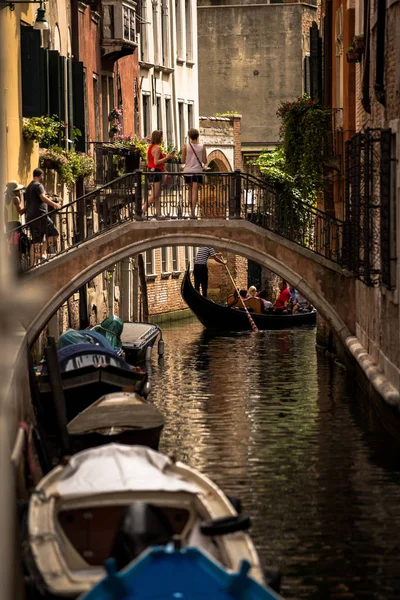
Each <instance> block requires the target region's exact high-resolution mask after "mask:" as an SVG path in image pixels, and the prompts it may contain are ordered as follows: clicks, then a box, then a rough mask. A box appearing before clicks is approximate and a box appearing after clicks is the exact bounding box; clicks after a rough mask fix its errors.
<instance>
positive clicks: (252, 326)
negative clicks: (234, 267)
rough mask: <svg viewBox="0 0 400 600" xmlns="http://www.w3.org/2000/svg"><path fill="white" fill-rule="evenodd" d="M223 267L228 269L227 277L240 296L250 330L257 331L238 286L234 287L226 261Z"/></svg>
mask: <svg viewBox="0 0 400 600" xmlns="http://www.w3.org/2000/svg"><path fill="white" fill-rule="evenodd" d="M225 267H226V270H227V271H228V275H229V277H230V278H231V281H232V283H233V286H234V288H235V290H236V292H237V295H238V296H239V298H240V301H241V303H242V306H243V308H244V312H245V313H246V315H247V318H248V319H249V323H250V325H251V328H252V330H253V331H259V329H258V327H257V325H256V324H255V323H254V321H253V318H252V316H251V314H250V313H249V311H248V309H247V306H246V305H245V303H244V300H243V298H242V296H241V295H240V292H239V290H238V288H237V287H236V283H235V281H234V279H233V277H232V275H231V272H230V271H229V269H228V265H227V264H226V263H225Z"/></svg>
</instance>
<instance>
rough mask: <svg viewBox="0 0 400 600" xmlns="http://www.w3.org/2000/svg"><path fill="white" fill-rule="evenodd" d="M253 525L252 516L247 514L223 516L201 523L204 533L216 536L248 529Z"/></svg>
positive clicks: (201, 529)
mask: <svg viewBox="0 0 400 600" xmlns="http://www.w3.org/2000/svg"><path fill="white" fill-rule="evenodd" d="M250 525H251V520H250V517H248V516H247V515H236V516H235V517H221V518H220V519H209V520H207V521H203V522H202V523H201V525H200V531H201V533H202V534H203V535H207V536H212V537H213V536H216V535H227V534H228V533H235V532H236V531H246V530H247V529H249V527H250Z"/></svg>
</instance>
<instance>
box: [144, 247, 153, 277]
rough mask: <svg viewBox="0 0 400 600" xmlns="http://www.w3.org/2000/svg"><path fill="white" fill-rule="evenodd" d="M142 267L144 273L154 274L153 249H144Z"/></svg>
mask: <svg viewBox="0 0 400 600" xmlns="http://www.w3.org/2000/svg"><path fill="white" fill-rule="evenodd" d="M144 268H145V272H146V275H154V273H155V272H156V263H155V256H154V250H146V252H145V253H144Z"/></svg>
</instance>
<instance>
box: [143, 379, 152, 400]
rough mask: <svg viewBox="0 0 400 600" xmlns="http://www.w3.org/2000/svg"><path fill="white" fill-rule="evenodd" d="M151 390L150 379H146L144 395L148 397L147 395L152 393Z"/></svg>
mask: <svg viewBox="0 0 400 600" xmlns="http://www.w3.org/2000/svg"><path fill="white" fill-rule="evenodd" d="M150 392H151V383H150V381H146V383H145V384H144V386H143V397H144V398H147V396H148V395H149V394H150Z"/></svg>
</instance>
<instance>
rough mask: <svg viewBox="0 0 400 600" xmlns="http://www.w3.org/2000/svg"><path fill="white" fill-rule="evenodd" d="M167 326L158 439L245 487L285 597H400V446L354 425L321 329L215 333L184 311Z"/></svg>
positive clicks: (352, 406) (237, 490) (221, 479)
mask: <svg viewBox="0 0 400 600" xmlns="http://www.w3.org/2000/svg"><path fill="white" fill-rule="evenodd" d="M163 337H164V340H165V357H164V365H163V366H160V365H157V362H156V360H155V362H153V370H152V374H151V379H152V383H153V393H152V399H153V400H154V402H155V403H156V404H157V406H158V407H159V408H160V409H161V410H162V411H163V413H164V414H165V416H166V419H167V423H166V428H165V432H164V434H163V437H162V443H161V450H162V451H164V452H168V453H174V454H175V455H176V456H177V457H178V458H179V459H181V460H185V461H187V462H188V463H189V464H191V465H192V466H194V467H197V468H199V469H200V470H202V471H204V472H205V473H207V474H208V475H210V477H211V478H213V479H214V480H215V481H216V482H217V483H218V485H220V486H221V487H222V488H223V489H224V490H225V491H226V492H227V493H230V494H233V495H236V496H240V497H241V499H242V502H243V505H244V509H245V511H246V512H248V513H250V514H251V516H252V519H253V528H252V536H253V539H254V541H255V543H256V545H257V548H258V550H259V552H260V555H261V558H262V560H263V562H264V563H265V564H269V565H271V564H272V565H277V566H280V567H281V569H282V572H283V574H284V584H283V593H284V595H285V597H286V598H287V599H289V598H307V599H330V598H338V599H339V598H343V599H345V598H354V599H357V600H358V599H364V598H366V599H367V598H368V599H379V600H381V599H385V600H386V599H391V598H399V596H400V574H399V569H398V568H397V557H398V546H399V544H400V518H399V517H400V503H399V502H398V500H399V489H400V488H399V482H400V476H399V470H398V468H397V467H398V462H397V456H396V459H395V460H393V454H391V455H390V456H391V461H390V464H389V461H383V454H382V452H380V451H377V448H379V447H380V445H378V446H376V442H378V443H379V441H380V437H379V436H378V437H376V436H375V437H374V444H371V439H370V437H369V436H368V437H367V436H366V434H365V431H363V429H362V427H360V426H359V423H358V422H359V421H360V418H359V417H360V414H359V413H360V411H359V409H357V410H356V407H357V406H358V404H357V402H356V401H355V399H354V395H355V391H354V388H353V384H352V382H351V381H349V380H348V379H346V373H345V371H343V370H342V369H340V368H339V367H338V366H336V365H334V364H333V363H332V362H331V361H328V360H327V359H325V358H324V357H321V356H320V355H318V354H317V352H316V349H315V331H314V330H298V331H278V332H260V333H258V334H254V333H250V332H243V333H236V334H225V335H220V336H215V335H210V334H208V333H207V332H205V331H204V330H203V328H202V327H201V325H199V324H198V323H197V322H194V323H189V324H188V323H187V322H185V323H184V324H181V325H178V326H174V327H171V328H170V329H167V328H164V329H163ZM389 467H390V468H389Z"/></svg>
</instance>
